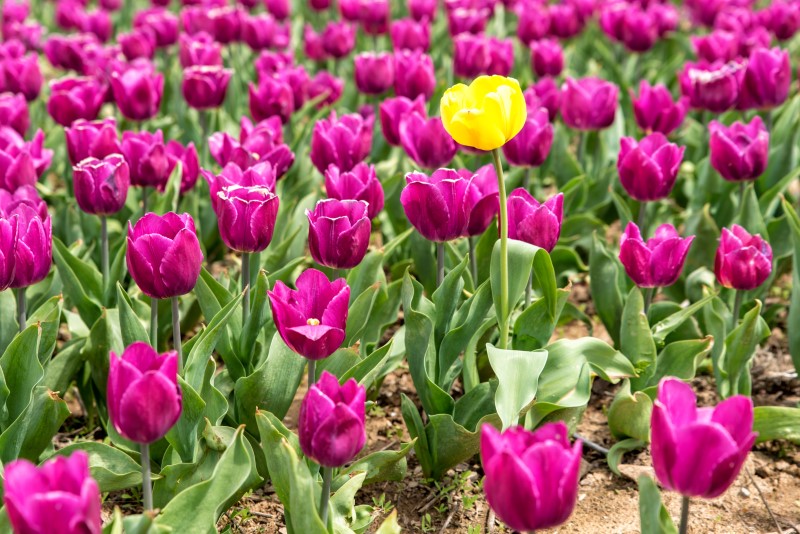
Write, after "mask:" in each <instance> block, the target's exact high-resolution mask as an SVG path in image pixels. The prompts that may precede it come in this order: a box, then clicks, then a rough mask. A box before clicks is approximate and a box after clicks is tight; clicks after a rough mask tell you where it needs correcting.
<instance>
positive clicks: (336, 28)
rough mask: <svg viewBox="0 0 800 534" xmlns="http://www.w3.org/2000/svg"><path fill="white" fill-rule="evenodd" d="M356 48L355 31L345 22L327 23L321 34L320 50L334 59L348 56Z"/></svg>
mask: <svg viewBox="0 0 800 534" xmlns="http://www.w3.org/2000/svg"><path fill="white" fill-rule="evenodd" d="M355 46H356V31H355V29H354V28H353V26H351V25H350V24H349V23H347V22H329V23H328V25H327V26H326V27H325V30H324V31H323V32H322V48H323V49H324V50H325V53H326V54H328V55H329V56H331V57H333V58H335V59H341V58H343V57H345V56H347V55H349V54H350V52H352V51H353V48H355Z"/></svg>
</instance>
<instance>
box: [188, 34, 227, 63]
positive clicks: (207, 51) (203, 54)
mask: <svg viewBox="0 0 800 534" xmlns="http://www.w3.org/2000/svg"><path fill="white" fill-rule="evenodd" d="M178 56H179V57H180V60H181V67H183V68H184V69H185V68H188V67H193V66H195V65H218V66H222V47H221V46H220V45H219V43H215V42H214V39H213V38H212V37H211V36H210V35H209V34H207V33H205V32H201V33H197V34H195V35H189V34H185V33H183V34H181V38H180V46H179V48H178Z"/></svg>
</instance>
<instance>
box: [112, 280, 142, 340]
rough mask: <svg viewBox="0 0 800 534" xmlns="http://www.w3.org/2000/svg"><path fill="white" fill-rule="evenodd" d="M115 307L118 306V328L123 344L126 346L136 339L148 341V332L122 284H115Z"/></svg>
mask: <svg viewBox="0 0 800 534" xmlns="http://www.w3.org/2000/svg"><path fill="white" fill-rule="evenodd" d="M117 307H118V308H119V329H120V333H121V335H122V342H123V344H124V345H125V346H126V347H127V346H128V345H131V344H133V343H135V342H137V341H142V342H144V343H150V334H149V333H148V332H147V328H145V325H144V324H143V323H142V321H141V320H140V319H139V316H138V315H136V313H135V312H134V311H133V307H132V305H131V298H130V297H129V296H128V293H127V292H126V291H125V289H124V288H123V287H122V284H117Z"/></svg>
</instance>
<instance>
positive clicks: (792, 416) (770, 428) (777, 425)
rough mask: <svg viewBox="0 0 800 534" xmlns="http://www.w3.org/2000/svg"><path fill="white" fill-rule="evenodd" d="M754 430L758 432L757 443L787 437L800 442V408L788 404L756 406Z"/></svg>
mask: <svg viewBox="0 0 800 534" xmlns="http://www.w3.org/2000/svg"><path fill="white" fill-rule="evenodd" d="M754 415H755V419H754V420H753V430H754V431H755V432H758V438H757V439H756V443H763V442H765V441H772V440H775V439H785V440H786V441H791V442H792V443H795V444H800V408H789V407H786V406H756V408H755V412H754Z"/></svg>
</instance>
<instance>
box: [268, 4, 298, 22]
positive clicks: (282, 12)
mask: <svg viewBox="0 0 800 534" xmlns="http://www.w3.org/2000/svg"><path fill="white" fill-rule="evenodd" d="M265 5H266V8H267V11H269V13H270V15H272V16H273V17H275V18H276V19H278V20H286V19H287V18H288V17H289V13H290V12H291V10H292V3H291V2H290V0H266V1H265Z"/></svg>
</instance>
